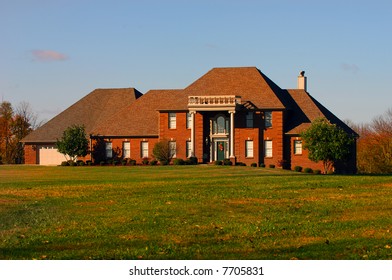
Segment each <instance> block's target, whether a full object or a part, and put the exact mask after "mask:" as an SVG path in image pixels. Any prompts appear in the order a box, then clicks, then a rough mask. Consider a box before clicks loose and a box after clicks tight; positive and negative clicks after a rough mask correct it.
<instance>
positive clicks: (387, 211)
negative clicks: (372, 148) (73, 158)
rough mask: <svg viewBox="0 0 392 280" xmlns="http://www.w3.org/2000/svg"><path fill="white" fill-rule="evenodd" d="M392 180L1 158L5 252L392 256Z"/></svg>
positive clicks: (29, 255) (0, 235)
mask: <svg viewBox="0 0 392 280" xmlns="http://www.w3.org/2000/svg"><path fill="white" fill-rule="evenodd" d="M391 247H392V177H390V176H337V175H336V176H335V175H329V176H325V175H304V174H300V173H296V172H292V171H284V170H276V169H268V168H251V167H228V166H204V165H201V166H161V167H160V166H132V167H129V166H128V167H122V166H121V167H120V166H118V167H41V166H0V259H392V248H391Z"/></svg>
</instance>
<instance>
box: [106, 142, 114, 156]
mask: <svg viewBox="0 0 392 280" xmlns="http://www.w3.org/2000/svg"><path fill="white" fill-rule="evenodd" d="M105 149H106V157H107V158H112V156H113V149H112V142H106V143H105Z"/></svg>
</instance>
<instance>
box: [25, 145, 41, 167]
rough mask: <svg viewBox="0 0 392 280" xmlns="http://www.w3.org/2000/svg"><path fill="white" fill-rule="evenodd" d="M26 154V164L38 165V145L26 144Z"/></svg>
mask: <svg viewBox="0 0 392 280" xmlns="http://www.w3.org/2000/svg"><path fill="white" fill-rule="evenodd" d="M24 153H25V164H38V154H37V153H38V151H37V149H36V145H31V144H25V145H24Z"/></svg>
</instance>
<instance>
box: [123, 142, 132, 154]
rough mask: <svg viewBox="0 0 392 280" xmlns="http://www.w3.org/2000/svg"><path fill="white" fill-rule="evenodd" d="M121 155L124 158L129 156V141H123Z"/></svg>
mask: <svg viewBox="0 0 392 280" xmlns="http://www.w3.org/2000/svg"><path fill="white" fill-rule="evenodd" d="M123 157H124V158H130V157H131V143H129V142H124V143H123Z"/></svg>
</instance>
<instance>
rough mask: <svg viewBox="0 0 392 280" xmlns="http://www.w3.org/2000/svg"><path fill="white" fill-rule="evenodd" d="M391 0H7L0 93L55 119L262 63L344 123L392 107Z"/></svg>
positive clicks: (1, 12) (1, 19)
mask: <svg viewBox="0 0 392 280" xmlns="http://www.w3.org/2000/svg"><path fill="white" fill-rule="evenodd" d="M391 30H392V1H389V0H385V1H382V0H373V1H350V0H345V1H342V0H338V1H334V0H331V1H316V0H313V1H310V0H309V1H308V0H295V1H288V0H286V1H283V0H274V1H264V0H260V1H256V0H241V1H240V0H238V1H230V0H228V1H221V0H209V1H205V0H197V1H186V0H183V1H180V0H176V1H175V0H166V1H163V0H162V1H153V0H143V1H141V0H139V1H136V0H135V1H133V0H128V1H125V0H107V1H102V0H94V1H93V0H58V1H56V0H52V1H49V0H30V1H29V0H0V98H2V100H7V101H10V102H11V103H12V104H15V105H16V104H17V103H19V102H21V101H27V102H29V103H30V104H31V105H32V107H33V109H34V111H35V112H37V113H38V114H39V116H40V118H41V119H47V120H48V119H50V118H52V117H53V116H54V115H56V114H57V113H59V112H60V111H62V110H64V109H66V108H67V107H68V106H70V105H72V104H73V103H74V102H76V101H77V100H79V99H80V98H82V97H83V96H85V95H86V94H88V93H89V92H91V91H92V90H94V89H95V88H121V87H135V88H137V89H138V90H140V91H141V92H143V93H145V92H147V91H148V90H150V89H169V88H184V87H186V86H188V85H189V84H190V83H192V82H193V81H195V80H196V79H197V78H199V77H200V76H202V75H203V74H204V73H206V72H207V71H208V70H210V69H211V68H213V67H227V66H256V67H257V68H259V69H260V70H261V71H262V72H263V73H264V74H266V75H267V76H268V77H269V78H270V79H272V80H273V81H274V82H275V83H277V84H278V85H279V86H280V87H282V88H295V87H296V86H297V85H296V81H297V76H298V74H299V72H300V71H301V70H305V71H306V76H307V77H308V91H309V92H310V94H311V95H312V96H313V97H315V98H316V99H317V100H318V101H320V102H321V103H322V104H323V105H324V106H326V107H327V108H328V109H330V110H331V111H332V112H333V113H335V114H336V115H337V116H338V117H340V118H341V119H343V120H346V119H350V120H351V121H354V122H356V123H366V122H369V121H371V119H373V118H374V117H376V116H378V115H380V114H382V113H384V112H385V111H386V110H387V109H388V108H392V90H391V88H392V87H391V86H390V82H391V80H392V67H391V65H392V36H391Z"/></svg>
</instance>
